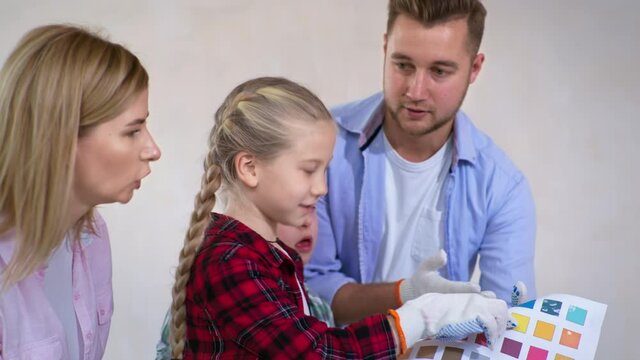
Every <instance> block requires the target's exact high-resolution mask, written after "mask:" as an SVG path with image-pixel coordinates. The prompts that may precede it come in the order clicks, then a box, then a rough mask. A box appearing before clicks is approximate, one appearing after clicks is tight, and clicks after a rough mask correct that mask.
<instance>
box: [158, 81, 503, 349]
mask: <svg viewBox="0 0 640 360" xmlns="http://www.w3.org/2000/svg"><path fill="white" fill-rule="evenodd" d="M335 141H336V126H335V123H334V122H333V120H332V118H331V115H330V114H329V112H328V111H327V109H326V108H325V106H324V105H323V104H322V102H321V101H320V100H319V99H318V98H317V97H316V96H315V95H314V94H313V93H311V92H310V91H309V90H307V89H306V88H304V87H302V86H300V85H298V84H296V83H294V82H291V81H288V80H286V79H281V78H258V79H254V80H250V81H247V82H245V83H243V84H240V85H239V86H238V87H236V88H235V89H234V90H233V91H232V92H231V93H230V94H229V95H228V96H227V98H226V100H225V102H224V103H223V104H222V106H221V107H220V109H219V110H218V111H217V113H216V122H215V124H214V126H213V129H212V130H211V135H210V137H209V152H208V154H207V157H206V160H205V173H204V175H203V178H202V186H201V189H200V191H199V192H198V194H197V196H196V201H195V207H194V211H193V213H192V216H191V223H190V226H189V230H188V231H187V234H186V236H185V242H184V247H183V249H182V251H181V253H180V263H179V265H178V267H177V269H176V282H175V285H174V288H173V304H172V316H171V329H170V333H171V334H170V336H171V351H172V353H173V354H172V357H173V358H183V357H184V359H213V358H225V359H257V358H260V359H285V358H295V359H300V358H304V359H320V358H327V357H330V358H332V359H341V358H350V359H392V358H395V357H396V356H397V355H398V354H402V353H404V352H405V351H406V349H407V347H408V346H411V345H413V344H414V343H415V342H416V341H417V340H418V339H420V338H423V337H427V336H429V337H434V338H448V339H451V338H463V337H465V336H467V335H469V334H471V333H475V332H485V334H486V335H487V339H488V340H489V341H491V340H495V339H496V338H497V337H498V336H499V335H500V334H502V333H503V332H504V331H505V329H506V327H507V321H508V319H509V314H508V312H507V305H506V303H505V302H504V301H503V300H497V299H495V298H489V297H485V296H483V295H480V294H469V293H467V294H438V293H431V294H426V295H423V296H421V297H418V298H416V299H414V300H411V301H407V302H406V303H405V304H404V305H402V306H401V307H400V308H398V309H397V310H390V311H389V313H388V314H386V315H385V314H377V315H373V316H370V317H367V318H364V319H362V320H361V321H358V322H354V323H352V324H350V325H348V326H346V327H344V328H335V327H329V326H328V325H327V324H326V323H324V322H322V321H320V320H318V319H317V318H315V317H313V316H311V311H310V306H309V299H308V295H307V293H306V291H305V290H304V287H303V284H304V277H303V274H302V262H301V260H300V257H299V256H298V255H297V254H296V252H295V250H293V249H292V248H290V247H289V246H287V245H286V244H285V243H284V242H282V241H280V240H279V239H278V238H277V235H276V225H277V224H283V225H289V226H302V225H304V223H305V221H307V219H308V217H309V216H310V215H313V214H314V212H315V205H316V202H317V201H318V199H319V198H320V197H321V196H323V195H324V194H326V192H327V185H326V180H325V174H326V173H325V171H326V169H327V166H328V165H329V161H330V159H331V157H332V153H333V146H334V143H335ZM220 186H222V189H223V190H224V191H225V194H226V198H227V203H226V208H225V209H224V211H223V213H213V215H211V213H210V212H211V211H212V209H213V207H214V205H215V201H216V191H217V190H218V189H219V188H220Z"/></svg>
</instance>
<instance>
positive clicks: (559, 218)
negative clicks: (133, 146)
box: [0, 0, 640, 359]
mask: <svg viewBox="0 0 640 360" xmlns="http://www.w3.org/2000/svg"><path fill="white" fill-rule="evenodd" d="M385 6H386V2H385V0H375V1H373V0H366V1H365V0H360V1H355V0H351V1H346V0H323V1H308V0H305V1H299V0H270V1H258V0H255V1H251V0H240V1H238V0H234V1H209V0H199V1H196V0H187V1H169V0H163V1H142V0H128V1H124V0H112V1H106V0H100V1H71V0H56V1H54V0H1V2H0V58H1V59H3V60H2V61H4V59H5V58H6V56H7V54H8V52H9V51H10V50H11V49H12V47H13V46H14V45H15V43H16V42H17V40H18V37H19V36H20V35H22V34H23V33H24V32H25V31H27V30H28V29H30V28H31V27H34V26H36V25H40V24H44V23H49V22H74V23H80V24H86V25H92V26H98V27H102V28H104V29H105V30H106V32H107V33H108V34H110V35H111V38H112V39H113V40H116V41H120V42H124V43H125V44H127V45H128V46H129V47H130V48H131V49H132V50H133V51H134V52H135V53H137V54H138V55H139V56H140V57H141V59H142V60H143V62H144V63H145V64H146V66H147V68H148V70H149V72H150V74H151V89H150V106H151V117H150V127H151V130H152V131H153V133H154V134H155V136H156V139H157V142H158V144H159V145H160V146H161V147H162V150H163V158H162V160H161V161H160V162H158V163H156V164H154V165H153V173H152V175H151V176H150V177H149V178H148V180H145V181H144V184H143V185H144V186H143V188H142V189H141V190H140V191H139V192H138V193H137V195H136V196H135V197H134V199H133V201H132V202H131V203H130V204H129V205H127V206H121V205H110V206H104V207H103V209H102V212H103V214H104V215H105V217H106V219H107V221H108V223H109V228H110V232H111V238H112V247H113V256H114V291H115V302H116V304H115V305H116V313H115V315H114V318H113V324H112V331H111V337H110V342H109V346H108V351H107V355H106V358H107V359H134V358H151V357H152V356H153V352H154V346H155V342H156V341H157V339H158V335H159V327H160V323H161V321H162V317H163V315H164V312H165V310H166V308H167V306H168V304H169V301H170V295H169V294H170V286H171V283H172V273H173V269H174V267H175V265H176V260H177V253H178V250H179V248H180V246H181V242H182V236H183V233H184V230H185V227H186V223H187V218H188V215H189V212H190V210H191V206H192V203H193V196H194V194H195V192H196V190H197V188H198V186H199V181H200V180H199V177H200V174H201V161H202V159H203V156H204V153H205V147H206V143H205V141H206V136H207V133H208V131H209V128H210V126H211V119H212V114H213V112H214V111H215V109H216V108H217V106H218V104H219V103H220V101H221V100H222V98H223V97H224V96H225V95H226V93H227V92H228V91H229V90H230V89H231V88H232V87H233V86H234V85H236V84H237V83H239V82H240V81H242V80H245V79H247V78H250V77H255V76H259V75H284V76H287V77H290V78H292V79H294V80H297V81H300V82H302V83H303V84H306V85H308V86H309V87H310V88H312V89H313V90H315V91H316V92H317V93H318V94H319V95H320V96H321V98H322V99H323V100H325V102H326V103H327V104H329V105H335V104H337V103H340V102H344V101H348V100H353V99H355V98H358V97H361V96H364V95H367V94H369V93H372V92H374V91H377V90H379V89H380V87H381V68H382V48H381V47H382V32H383V31H384V25H385V20H386V14H385ZM487 7H488V9H489V17H488V23H487V30H486V37H485V42H484V44H483V51H484V52H485V53H486V54H487V60H486V63H485V67H484V69H483V71H482V73H481V74H480V77H479V78H478V81H477V82H476V84H475V85H473V86H472V87H471V89H470V91H469V94H468V96H467V101H466V103H465V106H464V109H465V110H466V111H467V113H468V114H470V115H471V116H472V118H473V119H474V120H475V122H476V124H477V125H478V126H479V127H480V128H481V129H483V130H485V131H486V132H488V133H489V134H490V135H491V136H492V137H493V138H494V140H495V141H496V142H497V143H498V144H500V145H501V146H502V147H503V148H504V149H505V150H506V151H507V152H508V153H509V154H510V156H511V157H512V159H513V160H514V161H515V162H516V163H517V164H518V165H519V166H520V168H521V169H522V170H523V171H524V173H525V174H526V175H527V176H528V178H529V180H530V182H531V186H532V188H533V193H534V196H535V200H536V205H537V213H538V220H539V221H538V224H539V225H538V237H537V239H538V242H537V257H536V265H537V276H538V281H537V283H538V288H539V292H540V294H545V293H552V292H563V293H570V294H575V295H579V296H583V297H587V298H590V299H594V300H597V301H600V302H604V303H607V304H609V311H608V313H607V317H606V321H605V325H604V329H603V334H602V337H601V340H600V346H599V350H598V356H597V358H598V359H635V358H640V351H638V349H637V347H636V346H634V345H633V344H634V343H633V342H634V341H635V338H636V336H635V330H637V329H638V327H637V326H636V324H637V323H638V322H640V317H639V316H638V315H637V312H636V311H634V309H633V308H632V306H634V304H635V301H634V300H636V299H637V298H638V295H640V291H638V289H637V287H636V286H637V285H636V284H637V283H638V282H637V279H636V278H635V276H634V275H632V274H639V273H640V269H639V267H640V266H639V265H638V264H639V263H640V262H638V260H637V255H638V254H639V251H638V250H639V245H638V240H639V236H638V232H637V231H636V230H634V229H636V227H635V225H634V224H633V223H634V222H635V221H640V191H639V190H638V186H637V184H639V183H640V170H639V169H638V166H637V164H638V160H637V159H636V157H635V156H636V155H637V152H638V151H639V150H640V145H638V141H637V140H636V137H637V134H639V133H640V121H638V120H637V119H636V120H633V119H634V118H633V117H632V116H633V115H636V113H637V110H638V106H637V103H638V102H639V101H640V92H639V91H638V88H637V86H638V83H640V71H638V64H639V63H640V46H639V45H638V43H639V40H638V39H639V38H640V31H639V27H638V25H637V18H638V16H637V14H638V12H640V3H639V2H637V1H631V0H627V1H622V0H614V1H609V2H605V1H600V0H565V1H556V0H543V1H528V2H527V1H513V0H487ZM636 225H637V224H636Z"/></svg>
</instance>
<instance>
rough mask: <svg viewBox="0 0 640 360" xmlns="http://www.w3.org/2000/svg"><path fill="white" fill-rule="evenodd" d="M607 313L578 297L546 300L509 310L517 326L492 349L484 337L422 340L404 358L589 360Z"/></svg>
mask: <svg viewBox="0 0 640 360" xmlns="http://www.w3.org/2000/svg"><path fill="white" fill-rule="evenodd" d="M606 310H607V306H606V305H605V304H601V303H597V302H595V301H591V300H588V299H584V298H580V297H577V296H572V295H566V294H554V295H549V296H546V297H543V298H540V299H536V300H533V301H529V302H527V303H524V304H522V305H520V306H517V307H513V308H511V309H510V310H509V312H510V314H511V316H512V317H513V319H514V320H515V321H516V322H517V324H518V325H517V326H516V327H515V328H513V329H511V330H507V332H506V333H505V335H504V336H503V337H501V338H498V339H497V340H496V342H495V343H494V344H493V346H492V347H489V346H488V345H487V338H486V337H485V335H484V334H476V335H472V336H469V337H468V338H465V339H462V340H458V341H453V342H451V341H448V342H443V341H438V340H423V341H420V342H419V343H418V344H416V345H415V346H414V348H413V349H412V350H411V351H409V353H408V354H407V355H408V358H410V359H428V360H515V359H518V360H578V359H579V360H593V359H594V357H595V353H596V349H597V346H598V340H599V338H600V331H601V328H602V323H603V321H604V316H605V314H606ZM403 358H404V355H403Z"/></svg>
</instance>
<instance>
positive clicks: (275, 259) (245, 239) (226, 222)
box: [210, 212, 302, 268]
mask: <svg viewBox="0 0 640 360" xmlns="http://www.w3.org/2000/svg"><path fill="white" fill-rule="evenodd" d="M211 217H212V219H213V221H212V224H211V225H210V226H211V227H213V228H215V229H218V231H219V232H225V231H227V230H232V229H234V230H233V232H230V233H229V235H230V236H229V237H231V238H233V239H234V240H235V241H237V242H238V243H240V244H242V245H244V246H247V247H250V248H252V249H254V250H255V251H256V252H258V253H259V254H261V255H262V257H263V258H264V259H266V260H267V261H268V262H270V263H272V264H273V265H274V266H276V267H280V266H281V265H282V264H283V263H290V264H291V265H292V266H294V268H295V264H296V263H299V262H300V261H302V260H301V258H300V255H298V253H297V252H296V251H295V250H293V249H291V248H290V247H288V246H287V245H286V244H285V243H283V242H282V241H280V240H278V244H279V245H280V246H281V247H282V248H283V249H284V251H285V252H286V253H287V255H289V257H287V256H284V255H283V254H282V253H281V252H280V250H278V249H276V248H275V247H273V246H271V245H269V242H268V241H267V240H266V239H265V238H263V237H262V236H261V235H260V234H258V233H257V232H255V231H254V230H253V229H251V228H250V227H248V226H246V225H245V224H243V223H242V222H240V221H238V220H236V219H234V218H232V217H230V216H227V215H224V214H220V213H215V212H214V213H212V214H211ZM234 233H244V234H248V235H249V236H237V235H235V234H234Z"/></svg>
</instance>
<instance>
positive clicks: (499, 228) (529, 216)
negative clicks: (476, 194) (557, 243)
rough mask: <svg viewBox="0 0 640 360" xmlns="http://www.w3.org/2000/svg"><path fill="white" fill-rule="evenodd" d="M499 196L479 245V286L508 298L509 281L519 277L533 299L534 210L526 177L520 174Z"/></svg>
mask: <svg viewBox="0 0 640 360" xmlns="http://www.w3.org/2000/svg"><path fill="white" fill-rule="evenodd" d="M494 185H495V184H494ZM503 199H504V200H503V201H501V204H502V205H501V206H500V207H499V208H498V209H497V210H496V211H495V212H494V213H493V214H491V217H490V219H489V223H488V224H487V230H486V232H485V237H484V240H483V243H482V246H481V250H480V271H481V276H480V286H481V287H482V289H489V290H492V291H494V292H495V293H496V295H497V296H498V298H501V299H503V300H506V301H509V299H510V298H511V291H512V288H513V285H514V284H515V283H516V282H517V281H522V282H523V283H524V284H525V285H526V287H527V289H528V295H529V297H530V298H533V299H535V298H536V284H535V273H534V253H535V235H536V214H535V206H534V203H533V196H532V195H531V191H530V189H529V185H528V183H527V181H526V179H525V178H524V177H520V178H519V179H518V181H517V182H516V183H515V185H513V186H511V189H510V191H509V192H507V193H506V194H505V195H504V198H503Z"/></svg>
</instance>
